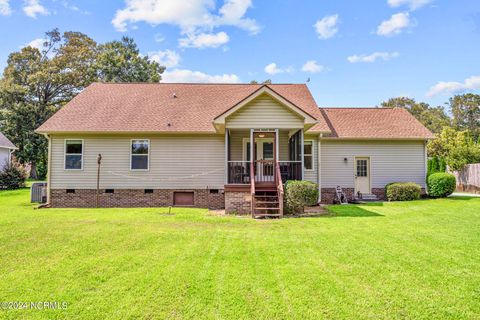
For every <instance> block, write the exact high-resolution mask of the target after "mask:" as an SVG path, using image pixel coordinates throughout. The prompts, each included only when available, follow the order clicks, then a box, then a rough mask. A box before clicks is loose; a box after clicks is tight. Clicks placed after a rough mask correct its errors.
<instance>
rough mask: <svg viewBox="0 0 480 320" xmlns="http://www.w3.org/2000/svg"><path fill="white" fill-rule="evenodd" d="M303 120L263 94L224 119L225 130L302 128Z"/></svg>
mask: <svg viewBox="0 0 480 320" xmlns="http://www.w3.org/2000/svg"><path fill="white" fill-rule="evenodd" d="M303 125H304V120H303V118H301V117H300V116H298V115H297V114H295V113H294V112H292V111H291V110H290V109H288V108H287V107H285V106H284V105H283V104H281V103H279V102H277V101H276V100H274V99H273V98H271V97H270V96H268V95H266V94H264V95H261V96H259V97H258V98H256V99H255V100H253V101H252V102H250V103H248V104H247V105H245V106H244V107H243V108H241V109H239V110H238V111H237V112H235V113H234V114H232V115H231V116H229V117H228V118H227V119H226V127H227V128H255V129H263V128H269V129H272V128H279V129H291V128H303Z"/></svg>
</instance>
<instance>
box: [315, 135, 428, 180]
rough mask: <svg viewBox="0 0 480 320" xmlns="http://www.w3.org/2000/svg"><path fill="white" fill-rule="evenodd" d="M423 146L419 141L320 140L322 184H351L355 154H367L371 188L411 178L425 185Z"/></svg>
mask: <svg viewBox="0 0 480 320" xmlns="http://www.w3.org/2000/svg"><path fill="white" fill-rule="evenodd" d="M424 148H425V146H424V143H423V142H422V141H403V142H402V141H399V142H393V141H392V142H384V141H332V140H322V150H321V154H322V159H321V170H322V171H321V180H322V188H334V187H336V186H341V187H343V188H353V187H354V157H355V156H367V157H370V168H371V172H370V175H371V187H372V188H383V187H384V186H385V185H386V184H388V183H390V182H396V181H404V182H407V181H411V182H415V183H418V184H419V185H421V186H422V187H425V154H424V151H425V149H424ZM344 158H347V162H345V161H344Z"/></svg>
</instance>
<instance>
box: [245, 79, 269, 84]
mask: <svg viewBox="0 0 480 320" xmlns="http://www.w3.org/2000/svg"><path fill="white" fill-rule="evenodd" d="M250 84H258V81H257V80H252V81H250ZM262 84H272V80H271V79H267V80H265V81H263V82H262Z"/></svg>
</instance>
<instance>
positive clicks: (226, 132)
mask: <svg viewBox="0 0 480 320" xmlns="http://www.w3.org/2000/svg"><path fill="white" fill-rule="evenodd" d="M229 136H230V132H229V130H228V129H225V184H228V160H230V159H229V158H228V156H229V154H228V140H229Z"/></svg>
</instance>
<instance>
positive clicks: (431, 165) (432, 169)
mask: <svg viewBox="0 0 480 320" xmlns="http://www.w3.org/2000/svg"><path fill="white" fill-rule="evenodd" d="M445 171H447V164H446V162H445V159H443V158H440V157H433V158H431V159H428V166H427V179H428V177H429V176H430V175H431V174H434V173H437V172H445Z"/></svg>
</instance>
